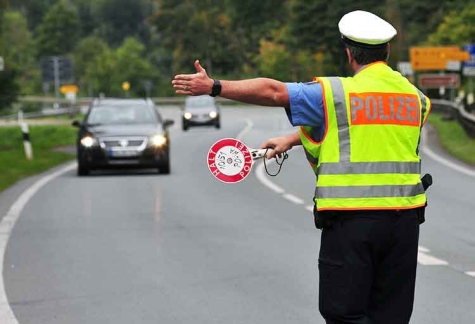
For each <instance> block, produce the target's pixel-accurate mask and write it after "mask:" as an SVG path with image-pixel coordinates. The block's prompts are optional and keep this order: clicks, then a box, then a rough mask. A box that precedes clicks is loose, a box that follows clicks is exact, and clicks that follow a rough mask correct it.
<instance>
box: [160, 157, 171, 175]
mask: <svg viewBox="0 0 475 324" xmlns="http://www.w3.org/2000/svg"><path fill="white" fill-rule="evenodd" d="M158 173H161V174H170V160H169V159H167V160H166V161H164V162H163V163H160V164H159V166H158Z"/></svg>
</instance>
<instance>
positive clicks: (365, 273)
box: [172, 11, 431, 324]
mask: <svg viewBox="0 0 475 324" xmlns="http://www.w3.org/2000/svg"><path fill="white" fill-rule="evenodd" d="M338 27H339V30H340V33H341V38H342V42H343V44H344V49H345V52H346V55H347V57H348V63H349V65H350V67H351V68H352V70H353V71H354V73H355V74H354V76H353V77H348V78H342V77H318V78H315V80H314V82H310V83H282V82H280V81H277V80H273V79H268V78H256V79H248V80H240V81H225V80H213V79H211V78H209V77H208V75H207V73H206V71H205V69H204V68H203V67H202V66H201V65H200V64H199V61H196V62H195V68H196V74H180V75H176V76H175V78H174V80H173V81H172V84H173V87H174V88H175V91H176V93H177V94H182V95H202V94H209V95H211V96H217V95H220V96H222V97H224V98H228V99H232V100H236V101H240V102H245V103H250V104H256V105H263V106H276V107H285V109H286V112H287V115H288V117H289V120H290V122H291V123H292V125H294V126H301V127H300V130H299V132H296V133H293V134H290V135H287V136H282V137H275V138H271V139H269V140H267V141H266V142H264V143H263V144H262V146H261V148H268V147H270V148H273V152H272V153H271V154H270V157H274V156H275V155H276V154H280V153H283V152H285V151H287V150H289V149H290V148H292V147H293V146H296V145H303V147H304V150H305V153H306V156H307V159H308V161H309V163H310V166H311V167H312V169H313V171H314V173H315V175H316V179H317V181H316V190H315V196H314V197H315V198H314V202H315V212H314V215H315V224H316V226H317V227H318V228H321V229H322V236H321V246H320V254H319V259H318V268H319V275H320V283H319V310H320V313H321V314H322V316H323V317H324V318H325V320H326V322H327V323H329V324H330V323H331V324H333V323H355V324H356V323H358V324H369V323H373V324H402V323H408V322H409V319H410V317H411V314H412V308H413V301H414V289H415V278H416V266H417V250H418V240H419V224H420V223H421V222H422V219H423V212H424V208H425V206H426V195H425V190H424V189H425V188H424V186H423V185H422V183H421V180H420V172H421V166H420V157H419V155H418V152H419V150H418V147H419V140H420V135H421V128H422V125H423V124H424V122H425V120H426V118H427V115H428V113H429V111H430V106H431V105H430V101H429V99H428V98H427V97H426V96H425V95H424V94H423V93H422V92H421V91H419V90H418V89H417V88H416V87H414V86H413V85H412V84H411V83H410V82H409V81H408V80H407V79H406V78H404V77H403V76H401V74H400V73H398V72H395V71H393V70H392V69H391V68H390V67H389V66H388V65H387V63H386V62H387V60H388V57H389V49H390V46H389V41H390V40H391V39H392V38H393V37H394V36H395V35H396V30H395V29H394V27H393V26H391V24H389V23H388V22H386V21H384V20H383V19H381V18H379V17H378V16H376V15H374V14H372V13H369V12H366V11H353V12H350V13H348V14H346V15H345V16H343V17H342V19H341V20H340V22H339V24H338Z"/></svg>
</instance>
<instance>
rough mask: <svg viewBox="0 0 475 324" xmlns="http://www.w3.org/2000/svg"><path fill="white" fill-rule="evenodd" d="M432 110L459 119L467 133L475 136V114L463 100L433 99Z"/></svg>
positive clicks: (472, 136)
mask: <svg viewBox="0 0 475 324" xmlns="http://www.w3.org/2000/svg"><path fill="white" fill-rule="evenodd" d="M431 103H432V110H433V111H435V112H440V113H445V114H447V115H448V116H450V117H452V118H453V119H455V120H457V121H458V122H459V124H460V125H461V126H462V127H463V128H464V130H465V132H466V133H467V135H468V136H469V137H471V138H475V114H473V113H471V112H469V111H467V110H466V109H465V105H464V103H463V101H462V100H457V101H455V102H453V101H449V100H441V99H433V100H431Z"/></svg>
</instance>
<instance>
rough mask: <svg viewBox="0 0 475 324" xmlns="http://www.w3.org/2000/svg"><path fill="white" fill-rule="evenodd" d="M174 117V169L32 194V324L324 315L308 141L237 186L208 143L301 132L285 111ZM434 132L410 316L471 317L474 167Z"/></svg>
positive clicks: (27, 274)
mask: <svg viewBox="0 0 475 324" xmlns="http://www.w3.org/2000/svg"><path fill="white" fill-rule="evenodd" d="M163 115H164V117H171V118H173V119H175V121H176V125H175V126H174V127H173V128H172V130H171V141H172V147H171V150H172V171H171V174H170V175H158V174H156V173H155V172H148V171H147V170H146V171H127V172H123V173H121V172H99V173H95V174H93V175H91V176H89V177H84V178H78V177H76V175H75V171H74V170H71V171H68V172H66V173H64V174H62V175H60V176H59V177H57V178H54V179H52V180H51V181H50V182H48V183H46V184H44V186H43V187H41V188H40V189H39V190H38V192H36V193H35V194H34V195H32V197H31V199H30V200H29V201H28V202H27V203H26V205H25V207H24V208H23V210H21V213H19V216H20V217H19V218H18V221H17V222H16V224H15V226H14V228H13V230H12V231H11V233H10V237H9V241H8V246H7V249H6V251H5V257H4V264H3V280H4V286H5V291H6V294H7V297H8V302H9V305H10V308H11V310H12V311H13V314H14V317H15V318H16V319H17V320H18V322H19V323H20V324H29V323H34V324H37V323H41V324H43V323H45V324H64V323H68V324H76V323H77V324H79V323H81V324H82V323H88V324H94V323H100V324H104V323H114V324H122V323H124V324H125V323H127V324H130V323H155V324H156V323H166V324H168V323H180V324H183V323H193V324H198V323H203V324H205V323H206V324H211V323H219V324H222V323H226V324H231V323H256V324H265V323H272V324H278V323H324V321H323V319H322V318H321V317H320V315H319V313H318V308H317V303H318V300H317V292H318V282H317V255H318V249H319V240H320V232H319V231H317V230H315V229H314V227H313V216H312V215H311V213H310V211H308V210H307V209H308V207H309V206H310V205H311V203H312V202H311V199H312V195H313V190H314V176H313V175H312V173H311V170H310V168H309V167H308V165H307V163H306V161H305V159H304V154H303V151H302V150H301V149H293V150H291V151H290V152H289V159H288V160H287V161H286V162H285V163H284V166H283V168H282V171H281V173H280V174H279V175H278V176H277V177H269V176H266V175H265V174H264V173H263V169H262V165H260V164H256V165H255V167H254V168H253V174H252V175H250V176H249V177H248V178H246V179H245V180H244V181H242V182H240V183H238V184H235V185H229V184H224V183H221V182H219V181H217V180H216V179H214V178H213V177H212V176H211V174H210V173H209V171H208V168H207V166H206V154H207V152H208V149H209V148H210V146H211V145H212V144H213V143H214V142H215V141H217V140H219V139H221V138H224V137H234V138H235V137H239V138H241V139H242V140H243V141H244V142H245V143H246V144H248V146H250V147H257V146H258V145H259V144H260V143H261V142H262V141H264V140H265V139H267V138H268V137H271V136H276V135H280V134H285V133H289V132H292V131H294V129H293V128H291V127H289V124H288V122H287V121H286V117H285V114H284V112H283V111H282V110H281V109H278V108H275V109H264V108H256V109H249V108H247V109H246V110H244V109H243V108H233V109H225V110H224V112H223V122H222V129H221V130H216V129H214V128H203V129H197V128H196V129H195V128H193V129H191V130H189V131H188V132H182V131H181V128H180V120H179V118H178V117H179V115H178V111H177V110H174V109H166V110H164V112H163ZM425 143H427V144H430V146H428V148H430V150H424V151H423V153H422V155H423V163H424V167H423V169H424V171H425V172H430V173H432V174H433V176H434V182H435V184H434V186H433V187H431V188H430V190H429V207H428V210H427V213H426V218H427V221H426V223H425V224H424V225H423V226H422V227H421V237H420V245H421V246H420V255H419V261H420V263H419V267H418V277H417V278H418V279H417V291H416V302H415V308H414V313H413V320H412V322H411V323H415V324H429V323H462V324H465V323H466V324H471V323H474V322H475V308H474V307H473V301H474V300H475V273H474V272H475V236H474V235H473V230H474V229H475V217H474V216H475V213H474V210H475V199H474V198H475V172H474V171H473V170H470V169H466V168H464V167H463V166H459V165H456V166H455V167H454V166H453V165H451V164H450V163H455V162H454V161H452V162H450V163H449V162H445V164H442V162H440V161H438V160H436V158H435V157H434V156H442V157H445V155H444V153H443V152H442V151H440V150H439V149H438V148H437V146H436V145H435V144H434V143H432V142H431V141H429V140H426V141H425ZM444 161H446V160H444ZM449 165H450V166H449ZM276 167H277V166H276V165H275V164H270V165H269V169H270V171H275V170H276V169H277V168H276ZM457 167H458V168H462V169H461V170H462V171H460V170H454V169H453V168H457ZM464 170H465V171H464ZM464 172H465V173H464ZM0 198H1V197H0ZM0 210H2V209H0ZM1 234H2V233H0V236H1ZM0 297H1V296H0ZM0 306H1V305H0ZM4 306H5V305H4ZM7 306H8V305H7ZM0 315H1V314H0ZM8 321H10V322H8ZM13 323H14V321H13V320H12V319H10V320H8V319H7V320H6V322H5V324H13ZM2 324H3V322H2Z"/></svg>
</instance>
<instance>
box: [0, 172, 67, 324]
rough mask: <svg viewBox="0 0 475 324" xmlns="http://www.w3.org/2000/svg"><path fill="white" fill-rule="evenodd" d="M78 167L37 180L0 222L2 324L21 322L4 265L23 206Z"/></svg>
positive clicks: (0, 307) (0, 319) (0, 309)
mask: <svg viewBox="0 0 475 324" xmlns="http://www.w3.org/2000/svg"><path fill="white" fill-rule="evenodd" d="M74 168H76V163H72V164H68V165H66V166H65V167H63V168H61V169H59V170H58V171H56V172H54V173H51V174H48V175H46V176H44V177H42V178H40V179H39V180H38V181H36V182H35V183H34V184H33V185H32V186H31V187H29V188H28V189H27V190H25V191H24V192H23V193H22V194H21V195H20V197H18V198H17V200H16V201H15V202H14V203H13V205H12V206H11V207H10V209H9V210H8V212H7V214H6V215H5V216H4V217H3V218H2V220H1V222H0V274H1V276H2V278H1V280H0V323H2V324H19V322H18V320H17V319H16V317H15V315H14V314H13V311H12V309H11V308H10V304H9V302H8V298H7V294H6V291H5V283H4V281H3V265H4V259H5V251H6V249H7V244H8V240H9V238H10V234H11V232H12V230H13V227H14V226H15V223H16V221H17V220H18V218H19V217H20V214H21V212H22V210H23V208H24V207H25V206H26V204H27V203H28V201H29V200H30V199H31V197H33V196H34V195H35V194H36V193H37V192H38V191H39V190H40V189H41V187H43V186H44V185H45V184H47V183H48V182H50V181H51V180H53V179H54V178H57V177H59V176H61V175H62V174H64V173H66V172H69V171H71V170H73V169H74Z"/></svg>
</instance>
